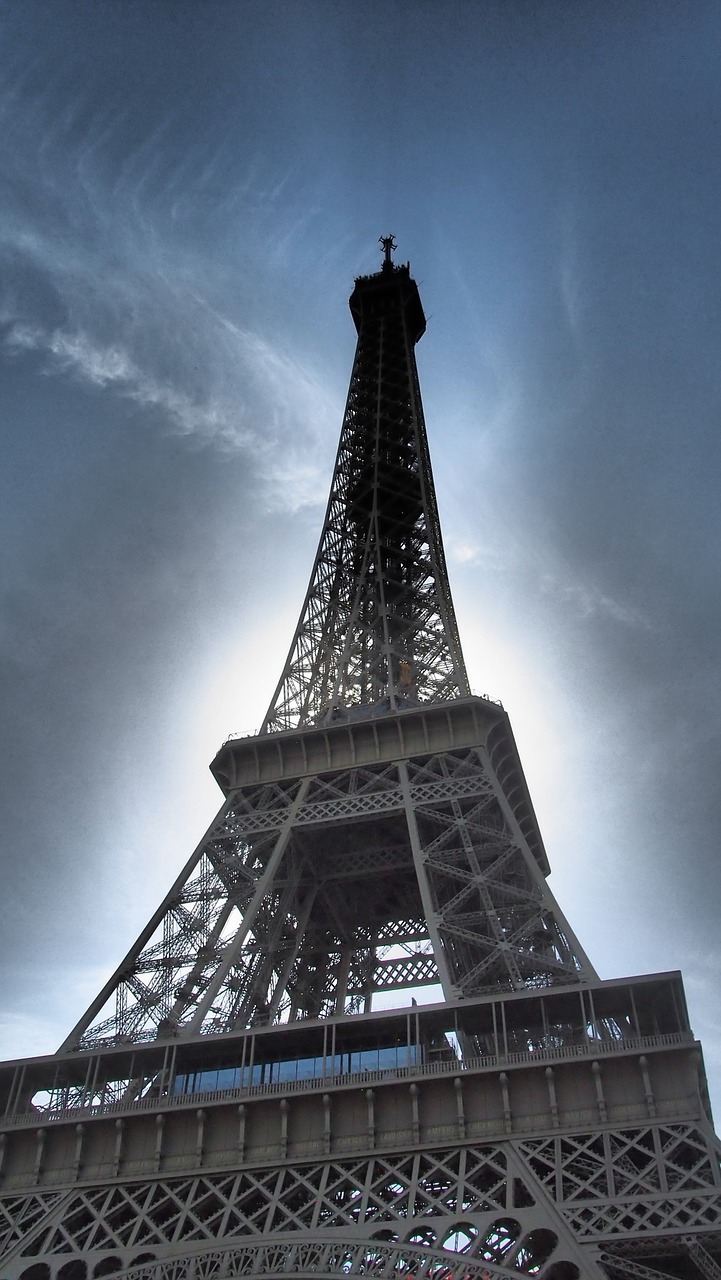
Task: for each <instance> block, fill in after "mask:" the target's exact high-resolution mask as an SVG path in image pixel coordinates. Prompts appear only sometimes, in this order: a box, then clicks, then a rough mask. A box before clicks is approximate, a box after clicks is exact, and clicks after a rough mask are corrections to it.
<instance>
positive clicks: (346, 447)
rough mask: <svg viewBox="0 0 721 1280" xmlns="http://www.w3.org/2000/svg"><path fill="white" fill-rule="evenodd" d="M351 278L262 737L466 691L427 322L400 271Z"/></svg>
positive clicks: (388, 268) (386, 242)
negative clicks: (328, 450) (320, 490)
mask: <svg viewBox="0 0 721 1280" xmlns="http://www.w3.org/2000/svg"><path fill="white" fill-rule="evenodd" d="M382 244H383V248H384V250H385V261H384V264H383V267H382V269H381V270H380V271H379V272H377V273H375V274H374V275H370V276H361V277H360V278H359V279H358V280H356V283H355V288H354V290H353V293H352V295H351V298H350V309H351V314H352V316H353V320H354V322H355V326H356V329H357V331H358V344H357V347H356V354H355V360H354V364H353V372H352V374H351V382H350V389H349V392H348V401H347V404H346V410H345V416H344V420H343V428H342V431H341V439H340V445H339V449H338V455H337V458H336V464H335V471H334V474H333V482H332V485H331V493H330V500H329V503H328V509H327V511H326V517H325V521H324V525H323V532H322V534H321V539H320V545H319V547H318V553H317V556H316V560H315V564H314V566H313V572H312V575H311V581H310V586H309V588H308V593H307V595H306V598H305V602H304V605H303V609H302V612H301V616H300V620H299V622H298V627H297V629H296V633H295V636H294V638H293V643H292V645H291V649H290V653H289V655H288V659H287V662H286V664H285V668H284V671H283V675H282V676H281V679H280V682H279V684H278V687H277V689H276V692H275V694H274V697H273V700H272V702H271V705H270V708H269V710H268V713H267V716H266V719H265V722H264V724H263V731H265V732H268V731H273V730H279V729H293V728H296V727H298V726H300V725H304V724H318V723H327V722H330V721H335V720H343V719H357V718H359V717H363V716H368V715H380V714H383V712H384V711H389V710H393V709H400V708H403V707H405V706H414V705H417V704H418V703H419V702H429V701H438V700H445V699H448V698H454V697H458V696H462V695H464V694H466V693H467V692H468V681H467V677H466V673H465V667H464V664H463V656H462V653H461V647H460V642H459V639H458V630H457V626H456V620H455V615H454V612H453V604H452V601H451V594H450V588H449V585H448V574H447V570H446V563H445V557H444V554H443V545H442V542H441V532H440V524H439V520H438V510H437V506H436V497H435V491H434V488H433V476H432V472H431V463H430V457H429V453H428V442H427V438H426V428H425V423H424V421H423V406H422V404H421V395H420V387H419V384H418V372H417V369H416V361H415V353H414V347H415V344H416V342H417V341H418V339H419V338H420V337H421V336H422V334H423V333H424V332H425V327H426V320H425V315H424V313H423V307H422V305H421V300H420V296H419V293H418V287H417V285H416V283H415V281H414V280H413V279H412V277H411V274H410V269H409V267H408V266H399V267H396V266H394V265H393V263H392V261H391V258H390V251H391V249H392V248H393V247H394V245H393V242H392V237H385V238H384V239H383V240H382Z"/></svg>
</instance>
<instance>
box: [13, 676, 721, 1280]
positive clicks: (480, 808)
mask: <svg viewBox="0 0 721 1280" xmlns="http://www.w3.org/2000/svg"><path fill="white" fill-rule="evenodd" d="M213 770H214V773H215V775H216V777H217V778H218V779H219V781H220V782H221V785H222V786H223V789H224V791H225V793H226V797H227V799H226V804H225V805H224V807H223V809H222V810H221V815H220V816H219V819H218V820H216V822H215V823H214V824H213V826H212V827H211V830H210V833H209V835H208V836H207V837H206V839H205V841H204V842H202V844H201V846H200V850H199V852H198V853H197V854H196V855H195V861H194V862H192V860H191V862H192V867H194V868H195V870H194V871H193V870H192V868H191V872H189V874H188V876H187V877H186V879H185V881H183V884H184V885H185V886H186V887H185V889H183V890H182V892H181V890H179V889H177V887H176V891H175V896H174V898H173V900H172V902H171V903H170V905H169V906H167V909H166V914H165V916H162V913H161V917H159V919H161V923H162V921H163V920H164V919H165V920H167V919H170V916H171V913H174V916H173V918H174V919H176V920H177V919H181V918H182V920H183V921H184V927H185V930H186V933H193V930H195V933H196V934H197V932H198V930H199V927H200V926H193V927H192V928H191V924H192V917H191V906H192V903H193V902H194V901H196V898H195V897H194V896H193V895H194V892H195V891H194V890H192V885H193V884H195V883H196V881H195V879H194V878H193V877H194V876H195V875H197V874H201V872H198V868H199V867H200V868H201V870H202V868H203V866H205V870H204V871H202V875H203V876H204V881H203V883H204V884H205V886H206V890H205V891H206V898H207V897H208V885H209V884H210V883H211V880H210V870H209V869H208V868H211V869H212V870H213V872H214V874H215V875H216V876H217V877H218V880H217V883H218V885H219V886H221V887H223V886H224V888H223V891H224V892H226V894H228V895H231V891H232V892H237V893H238V894H240V893H241V892H242V895H243V902H244V904H245V906H244V911H245V914H244V916H243V919H244V920H246V922H247V921H248V920H249V919H250V918H251V917H252V919H253V921H255V925H254V927H253V929H251V930H250V932H249V931H248V928H249V926H248V928H246V930H245V932H243V933H242V943H241V941H238V940H237V939H236V940H234V938H233V937H232V936H230V935H229V934H226V935H224V936H223V938H222V945H219V946H218V947H217V948H216V954H215V959H214V960H213V963H215V965H216V970H215V976H213V975H212V974H211V972H210V969H207V970H204V973H203V980H202V983H199V979H198V973H197V972H195V971H192V972H191V973H190V975H189V976H188V975H186V976H185V977H184V978H183V981H182V984H181V985H179V986H177V988H174V990H173V992H172V993H171V999H172V1000H174V1002H175V1003H174V1004H173V1005H172V1006H164V1007H162V1008H160V1007H158V1008H157V1009H156V1013H155V1015H154V1016H155V1017H156V1018H157V1023H156V1026H155V1029H154V1032H153V1033H152V1034H151V1032H150V1031H146V1032H145V1033H144V1037H143V1036H136V1037H135V1039H134V1040H133V1039H131V1038H130V1037H129V1036H127V1035H126V1034H125V1033H124V1032H123V1030H122V1027H123V1026H124V1025H125V1024H124V1023H123V1022H122V1021H121V1014H122V1017H129V1013H128V1010H129V1009H130V1012H132V1008H135V1009H136V1014H137V1018H140V1017H141V1016H142V1017H147V1016H149V1014H148V1010H149V1009H150V1008H151V1001H150V996H149V994H148V993H149V992H150V979H149V977H148V974H150V973H151V969H152V971H153V972H155V971H169V972H174V969H173V966H174V965H175V966H177V965H178V964H179V960H178V949H177V946H175V944H174V942H173V939H174V938H175V937H176V936H177V935H174V934H173V933H172V931H171V930H170V927H169V926H167V927H166V929H165V934H166V935H167V938H168V939H169V941H168V944H167V945H168V951H167V955H164V954H163V952H162V951H161V950H158V949H157V948H155V949H153V948H150V949H149V948H148V947H146V948H145V950H140V951H139V952H138V953H137V955H136V956H135V959H134V961H133V963H130V961H129V962H128V964H127V965H126V969H125V970H124V972H123V975H122V983H120V982H116V987H115V989H116V991H117V992H118V999H119V1005H118V1009H119V1012H118V1013H117V1015H116V1017H115V1020H113V1018H110V1019H108V1018H107V1016H104V1015H103V1019H102V1020H101V1021H98V1020H97V1017H96V1013H97V1011H93V1010H91V1011H90V1015H91V1016H90V1017H89V1019H87V1020H86V1023H85V1024H83V1026H82V1027H80V1029H79V1030H78V1029H76V1031H77V1035H76V1037H75V1039H74V1040H72V1042H71V1043H69V1044H68V1045H67V1046H66V1048H65V1049H64V1050H63V1051H61V1052H60V1053H58V1054H56V1055H54V1056H52V1057H45V1058H34V1059H29V1060H26V1061H20V1062H14V1063H6V1064H3V1065H2V1066H0V1113H1V1114H2V1121H1V1122H0V1151H1V1156H0V1232H1V1236H0V1257H1V1259H2V1263H1V1266H0V1275H2V1277H3V1280H95V1278H96V1277H97V1278H100V1277H103V1276H123V1277H127V1278H128V1280H130V1278H131V1277H133V1278H134V1280H141V1278H142V1280H191V1278H192V1280H208V1278H209V1277H218V1278H221V1277H230V1276H241V1275H243V1276H265V1275H275V1274H285V1275H288V1274H293V1275H303V1276H306V1275H310V1274H311V1273H312V1274H314V1275H317V1274H322V1275H329V1276H335V1277H338V1280H340V1278H341V1277H342V1276H347V1275H356V1274H358V1275H360V1274H363V1275H368V1274H371V1275H374V1276H378V1277H387V1278H388V1280H390V1278H391V1277H401V1276H403V1277H410V1276H413V1277H429V1280H431V1278H433V1280H464V1278H466V1277H468V1278H469V1280H470V1278H472V1280H476V1278H477V1280H488V1278H491V1277H496V1278H500V1277H509V1276H512V1275H532V1276H538V1277H540V1278H541V1280H574V1278H575V1280H578V1278H581V1277H582V1278H583V1280H586V1278H588V1280H593V1278H598V1280H603V1278H604V1277H605V1278H606V1280H609V1278H611V1280H626V1278H629V1277H638V1278H639V1280H644V1278H645V1280H659V1277H662V1278H666V1280H669V1278H670V1277H671V1278H673V1277H675V1278H676V1280H700V1278H703V1277H706V1280H709V1278H718V1277H721V1216H720V1214H719V1205H720V1204H721V1171H720V1166H719V1148H718V1143H717V1140H716V1139H715V1137H714V1134H713V1129H712V1124H711V1116H710V1109H709V1104H708V1096H707V1090H706V1083H705V1075H704V1070H703V1062H702V1058H701V1053H700V1047H699V1045H698V1044H697V1042H696V1041H695V1040H694V1038H693V1035H692V1032H691V1029H690V1027H689V1021H688V1014H687V1010H686V1004H685V999H684V994H683V988H682V984H681V979H680V976H679V975H678V974H676V973H670V974H661V975H654V976H646V977H639V978H632V979H620V980H613V981H601V980H599V979H598V978H597V977H596V976H595V975H594V974H593V972H592V971H591V970H589V969H588V967H587V966H586V963H585V958H584V957H583V956H582V953H580V952H579V951H578V948H577V945H576V943H575V939H573V937H572V935H571V934H570V931H569V930H568V927H567V925H566V923H565V921H564V920H563V918H562V917H561V916H560V914H558V912H557V910H556V912H554V911H553V900H552V898H550V895H549V894H547V890H546V889H545V878H544V877H545V872H546V870H547V864H546V863H545V854H544V851H543V846H542V843H541V842H540V836H539V835H538V831H537V827H536V825H535V818H534V816H533V811H532V808H531V806H530V800H529V799H528V795H527V791H526V788H525V783H524V781H523V775H522V771H521V770H520V764H519V763H518V759H517V754H516V752H515V745H514V743H513V740H512V736H511V735H510V729H509V728H508V725H507V718H506V717H505V713H504V712H503V711H502V709H501V708H499V707H497V705H496V704H493V703H489V702H488V701H487V700H485V699H479V698H467V699H456V700H455V701H453V702H449V703H447V704H434V705H432V706H424V707H418V706H415V707H414V706H410V705H409V706H408V707H407V708H406V709H405V710H401V711H390V710H389V709H388V708H387V707H383V706H378V707H376V708H365V709H364V713H363V717H362V718H359V717H358V716H357V715H354V713H353V712H344V711H342V710H338V709H336V711H335V712H334V714H333V715H332V716H331V717H330V718H329V719H328V722H327V723H325V724H323V725H319V726H316V727H315V728H307V729H302V730H298V731H294V732H287V733H279V734H273V735H265V736H261V737H258V738H253V739H243V740H240V741H237V742H230V743H228V744H226V746H225V747H224V748H223V749H222V750H221V752H220V753H219V755H218V757H217V758H216V761H215V762H214V765H213ZM223 833H225V834H223ZM231 836H232V840H234V841H235V842H236V843H235V844H234V846H233V850H234V851H233V854H232V859H231V856H230V854H229V852H228V849H229V845H228V842H229V841H230V840H231ZM271 837H272V838H271ZM261 855H262V856H261ZM231 861H232V866H233V876H232V877H230V875H229V872H228V868H229V866H230V865H231ZM223 877H225V878H223ZM213 883H215V882H213ZM311 883H312V889H313V891H312V893H310V891H309V886H310V885H311ZM238 886H240V887H238ZM289 886H290V887H289ZM191 890H192V891H191ZM218 892H220V888H219V889H218ZM254 895H255V896H254ZM288 895H290V896H292V899H293V902H294V903H295V904H296V905H295V908H294V913H293V915H292V918H291V917H289V916H282V915H279V914H278V910H277V908H279V907H282V904H283V903H284V902H285V901H286V900H287V898H288ZM546 895H547V896H546ZM229 901H230V897H229ZM249 902H250V903H251V906H250V907H248V905H247V904H248V903H249ZM269 902H270V903H271V905H273V904H275V913H274V911H273V910H266V907H265V906H264V905H263V904H266V906H267V904H268V903H269ZM253 903H255V905H254V906H253V905H252V904H253ZM359 912H360V914H361V915H362V918H363V920H364V921H365V922H366V927H365V929H364V930H361V934H362V938H361V941H360V942H359V941H358V937H357V935H358V927H357V925H358V920H357V917H358V914H359ZM183 913H184V914H183ZM226 915H227V913H226ZM416 917H418V918H419V919H421V920H422V923H423V928H420V927H417V925H418V921H417V920H416ZM225 918H226V917H224V919H225ZM228 918H229V917H228ZM414 920H416V924H414V923H413V922H414ZM290 924H292V925H293V926H294V929H295V936H291V934H292V932H293V931H292V929H291V928H290ZM240 937H241V935H240V934H238V938H240ZM354 939H355V941H354ZM324 947H325V960H326V963H325V966H324V965H323V964H322V963H321V961H322V959H323V956H322V952H323V948H324ZM201 949H202V948H201ZM205 951H209V948H208V947H207V946H206V947H205ZM211 959H212V957H210V955H208V956H205V958H204V959H203V963H204V964H206V965H210V963H211ZM133 964H134V965H135V967H134V968H133ZM153 966H154V968H153ZM244 972H247V973H249V974H250V975H251V977H250V978H248V981H247V982H245V984H244V982H243V973H244ZM176 977H177V973H176ZM198 983H199V987H201V988H202V990H203V992H204V993H205V994H204V995H203V996H202V998H201V996H200V995H198V989H199V988H198ZM194 984H195V985H194ZM429 984H436V985H437V986H439V988H442V990H443V993H444V994H445V996H446V998H445V999H441V998H440V993H439V992H437V993H436V994H437V998H436V1000H435V1001H434V1002H431V1003H426V1004H417V1003H415V1000H414V999H413V997H412V996H409V998H411V1000H412V1003H411V1004H409V1005H406V1007H403V1008H397V1007H396V1008H393V1009H384V1008H383V1007H380V1006H382V1003H383V993H384V992H385V993H386V999H388V1000H391V1001H393V1002H394V1003H395V1004H396V1005H397V1003H398V999H397V996H398V993H399V991H400V990H405V991H406V992H408V993H410V992H411V991H413V990H415V991H416V992H417V993H418V994H420V993H421V992H422V991H423V989H424V987H425V995H426V996H428V994H429V992H428V986H429ZM133 991H135V992H136V995H137V1001H136V1005H135V1006H131V1005H129V993H131V992H133ZM193 991H195V992H196V994H195V995H193V994H192V992H193ZM121 997H122V998H121ZM153 998H154V999H155V997H153ZM231 1000H237V1001H238V1005H237V1008H238V1017H237V1022H236V1025H235V1027H233V1026H232V1025H229V1023H228V1010H229V1007H230V1005H229V1002H230V1001H231ZM193 1001H195V1002H196V1003H195V1005H194V1004H193ZM211 1001H215V1002H216V1004H212V1003H209V1002H211ZM206 1005H207V1006H208V1007H209V1008H210V1010H211V1012H212V1009H213V1008H222V1010H223V1011H224V1017H225V1019H226V1026H227V1027H228V1029H227V1030H225V1031H224V1032H223V1033H222V1034H218V1033H217V1032H214V1031H213V1028H212V1025H211V1026H210V1028H208V1026H207V1025H206V1024H203V1025H199V1026H194V1025H193V1019H192V1017H190V1016H187V1017H186V1015H185V1013H184V1012H183V1011H184V1010H189V1011H190V1014H192V1012H193V1009H195V1010H196V1015H195V1016H196V1018H197V1017H198V1016H199V1014H198V1012H197V1011H201V1012H202V1011H203V1010H205V1008H206ZM152 1007H153V1008H156V1006H155V1005H153V1006H152ZM179 1010H180V1012H178V1011H179ZM249 1011H250V1014H251V1016H250V1018H249V1017H248V1014H249ZM98 1017H100V1015H99V1014H98ZM184 1017H185V1021H183V1018H184ZM93 1019H95V1020H93Z"/></svg>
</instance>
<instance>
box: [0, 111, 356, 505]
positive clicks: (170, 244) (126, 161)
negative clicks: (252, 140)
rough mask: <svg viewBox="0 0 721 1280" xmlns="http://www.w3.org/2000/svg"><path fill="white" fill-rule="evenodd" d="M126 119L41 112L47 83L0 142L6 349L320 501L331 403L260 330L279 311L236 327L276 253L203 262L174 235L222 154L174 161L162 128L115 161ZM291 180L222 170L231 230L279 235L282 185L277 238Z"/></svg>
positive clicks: (289, 497) (284, 223)
mask: <svg viewBox="0 0 721 1280" xmlns="http://www.w3.org/2000/svg"><path fill="white" fill-rule="evenodd" d="M5 100H6V101H7V94H6V96H5ZM2 106H3V99H2V97H0V111H1V110H2ZM122 129H123V117H122V113H120V114H119V115H116V116H115V117H114V118H113V117H112V116H111V115H108V113H106V115H105V116H104V117H103V118H102V119H99V120H96V119H92V118H90V119H88V118H87V117H85V118H84V117H83V113H82V111H81V110H79V109H74V110H72V111H70V110H68V111H67V112H66V113H65V115H64V117H63V119H61V120H50V119H48V118H47V113H46V112H45V111H44V108H43V98H42V95H41V97H40V98H39V100H38V101H36V102H35V104H34V107H33V112H32V113H30V115H29V116H28V117H27V118H26V119H25V120H24V121H21V122H17V121H16V134H15V135H9V136H6V137H5V139H4V141H2V140H0V155H1V156H2V158H3V160H4V162H5V168H6V172H7V173H8V174H9V177H10V182H9V192H10V194H9V198H8V200H7V202H6V205H5V208H4V210H3V211H2V213H0V262H2V264H3V265H4V267H5V272H4V277H5V278H4V285H3V290H2V295H0V324H2V326H3V330H4V332H3V335H2V337H0V352H2V353H4V354H5V356H6V357H8V358H13V357H14V358H16V359H22V358H24V357H28V356H29V355H32V356H34V357H36V358H37V359H39V361H40V369H41V371H42V373H43V374H44V375H45V376H47V377H49V378H57V379H68V378H69V379H73V380H74V381H76V382H80V383H82V384H85V385H87V386H92V387H97V388H101V389H103V390H104V391H107V392H108V393H109V394H111V395H115V396H117V397H119V398H122V399H124V400H126V401H130V402H131V403H132V404H134V405H136V406H137V408H138V411H139V412H140V413H141V414H143V415H145V416H146V417H147V420H148V423H149V425H150V426H152V427H153V428H155V429H159V430H161V431H164V432H167V433H169V434H175V435H179V436H183V437H188V438H192V439H193V440H194V441H196V442H197V443H200V444H203V445H206V446H209V447H213V448H218V449H221V450H223V451H228V450H231V451H240V452H242V453H243V454H245V455H246V456H247V458H248V461H249V464H250V466H251V468H252V469H253V471H254V472H255V474H256V476H257V478H258V481H259V485H260V488H261V490H262V491H265V496H266V501H267V502H268V503H269V504H271V503H272V505H274V506H281V507H285V508H288V509H296V508H297V507H299V506H302V505H304V504H306V503H314V502H317V501H320V500H321V499H322V497H323V494H324V490H325V478H323V477H322V476H321V468H320V467H317V466H316V464H315V462H314V458H315V456H316V454H317V446H318V444H319V441H321V440H322V439H323V438H324V437H325V435H326V433H327V434H328V435H329V436H332V435H333V434H334V433H335V431H336V430H337V423H338V416H339V408H340V407H339V405H338V404H337V403H336V401H335V399H334V397H332V396H331V395H330V394H329V392H328V390H327V388H326V387H325V386H324V384H323V382H322V381H321V378H320V377H319V375H318V373H317V372H316V371H315V370H313V369H312V368H310V367H309V365H308V361H307V357H302V356H300V355H299V354H298V355H297V354H296V353H294V351H293V350H292V348H291V349H289V347H288V341H287V338H286V340H285V341H283V340H281V341H276V340H275V339H271V338H270V337H269V334H270V333H271V332H273V331H274V325H273V319H274V317H270V316H269V324H268V326H267V331H266V332H263V331H261V329H260V328H259V327H258V317H257V308H256V307H255V306H253V307H251V308H250V310H249V314H250V315H252V316H253V319H252V321H250V322H248V323H244V315H243V312H244V307H243V295H244V294H245V295H246V296H248V297H251V298H252V299H253V301H254V295H255V294H256V292H257V289H258V284H259V278H260V277H259V276H258V272H260V273H261V277H262V271H263V270H265V271H269V270H272V266H271V265H268V263H269V258H266V259H264V260H263V263H262V265H261V266H258V265H252V269H251V274H250V276H248V274H247V272H246V274H245V276H242V275H238V276H237V278H236V279H234V280H233V279H232V278H231V279H230V280H229V279H228V272H227V267H226V266H225V264H223V270H222V271H221V270H220V268H219V270H218V272H217V274H216V273H214V270H213V259H212V255H210V256H209V255H207V254H206V255H204V256H203V258H202V261H201V260H200V258H199V256H198V253H197V249H196V248H195V247H193V240H192V237H191V238H190V239H188V238H184V236H183V235H182V234H181V233H178V234H172V229H173V228H174V227H175V226H176V225H180V226H182V223H183V220H184V217H185V216H186V211H187V210H188V209H192V208H195V209H196V210H197V208H198V207H199V206H200V205H201V204H202V202H201V201H199V191H198V187H200V188H202V189H203V190H206V189H209V188H212V186H213V184H214V182H216V181H217V178H218V170H219V169H221V170H222V168H223V157H222V156H221V155H219V154H211V155H206V156H205V157H204V163H203V164H202V165H200V164H199V163H198V164H195V165H193V164H191V163H190V162H189V159H188V157H185V158H184V159H182V160H181V159H179V158H178V157H177V156H174V155H173V154H172V150H171V149H170V148H169V147H168V145H167V137H166V135H167V133H168V132H169V131H168V130H167V129H163V128H157V129H156V130H155V131H154V132H153V134H152V136H149V137H148V138H146V139H145V141H144V143H143V144H142V145H141V146H140V147H135V148H134V149H132V150H131V151H130V153H129V154H125V155H123V154H120V155H119V157H118V158H117V159H116V161H115V163H114V165H113V164H111V163H110V162H109V157H112V156H113V153H114V152H117V151H118V150H119V148H120V142H121V140H122ZM33 131H34V134H35V136H34V137H33V138H32V140H31V138H30V134H31V133H33ZM18 132H19V133H21V134H24V135H26V136H24V137H20V136H17V134H18ZM31 141H32V145H31ZM120 150H121V151H122V149H121V148H120ZM196 160H199V157H196ZM285 185H286V183H285V180H283V181H278V182H277V183H276V184H275V185H273V184H269V183H268V182H267V181H266V182H265V184H262V183H261V184H260V185H259V186H257V189H256V187H255V186H254V184H253V181H252V174H250V175H249V174H246V175H245V177H244V178H241V179H239V180H237V181H236V182H235V183H233V182H227V181H226V183H225V192H226V195H225V199H224V207H225V215H224V216H225V217H227V218H230V217H231V216H232V218H233V219H234V220H235V223H236V227H237V226H238V224H239V223H242V222H243V220H245V224H246V225H245V227H244V230H245V231H246V232H247V234H248V235H249V236H251V238H252V237H253V236H255V237H257V236H258V235H259V234H260V231H259V223H262V227H263V232H262V234H265V235H266V236H267V237H268V239H269V240H272V239H273V235H274V233H273V220H272V216H271V214H272V206H273V203H274V201H277V202H278V204H279V206H280V203H281V194H282V196H283V202H284V205H285V206H286V207H285V208H284V212H283V215H282V216H280V215H279V218H278V226H277V228H276V231H277V237H276V238H277V239H278V241H279V242H282V239H283V236H284V235H286V234H287V230H288V219H289V215H288V213H287V204H288V199H289V197H288V195H287V193H286V192H285V190H284V188H285ZM191 197H192V199H191ZM296 213H297V216H298V217H300V216H301V213H300V211H297V210H296ZM301 220H302V219H301ZM291 221H292V217H291ZM160 228H162V232H163V234H162V236H161V237H160V238H159V237H158V231H159V229H160ZM161 244H162V248H160V247H159V246H160V245H161ZM269 257H270V255H269ZM253 273H255V274H253ZM245 310H246V311H248V308H245ZM326 470H327V468H326ZM289 481H292V483H290V482H289Z"/></svg>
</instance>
